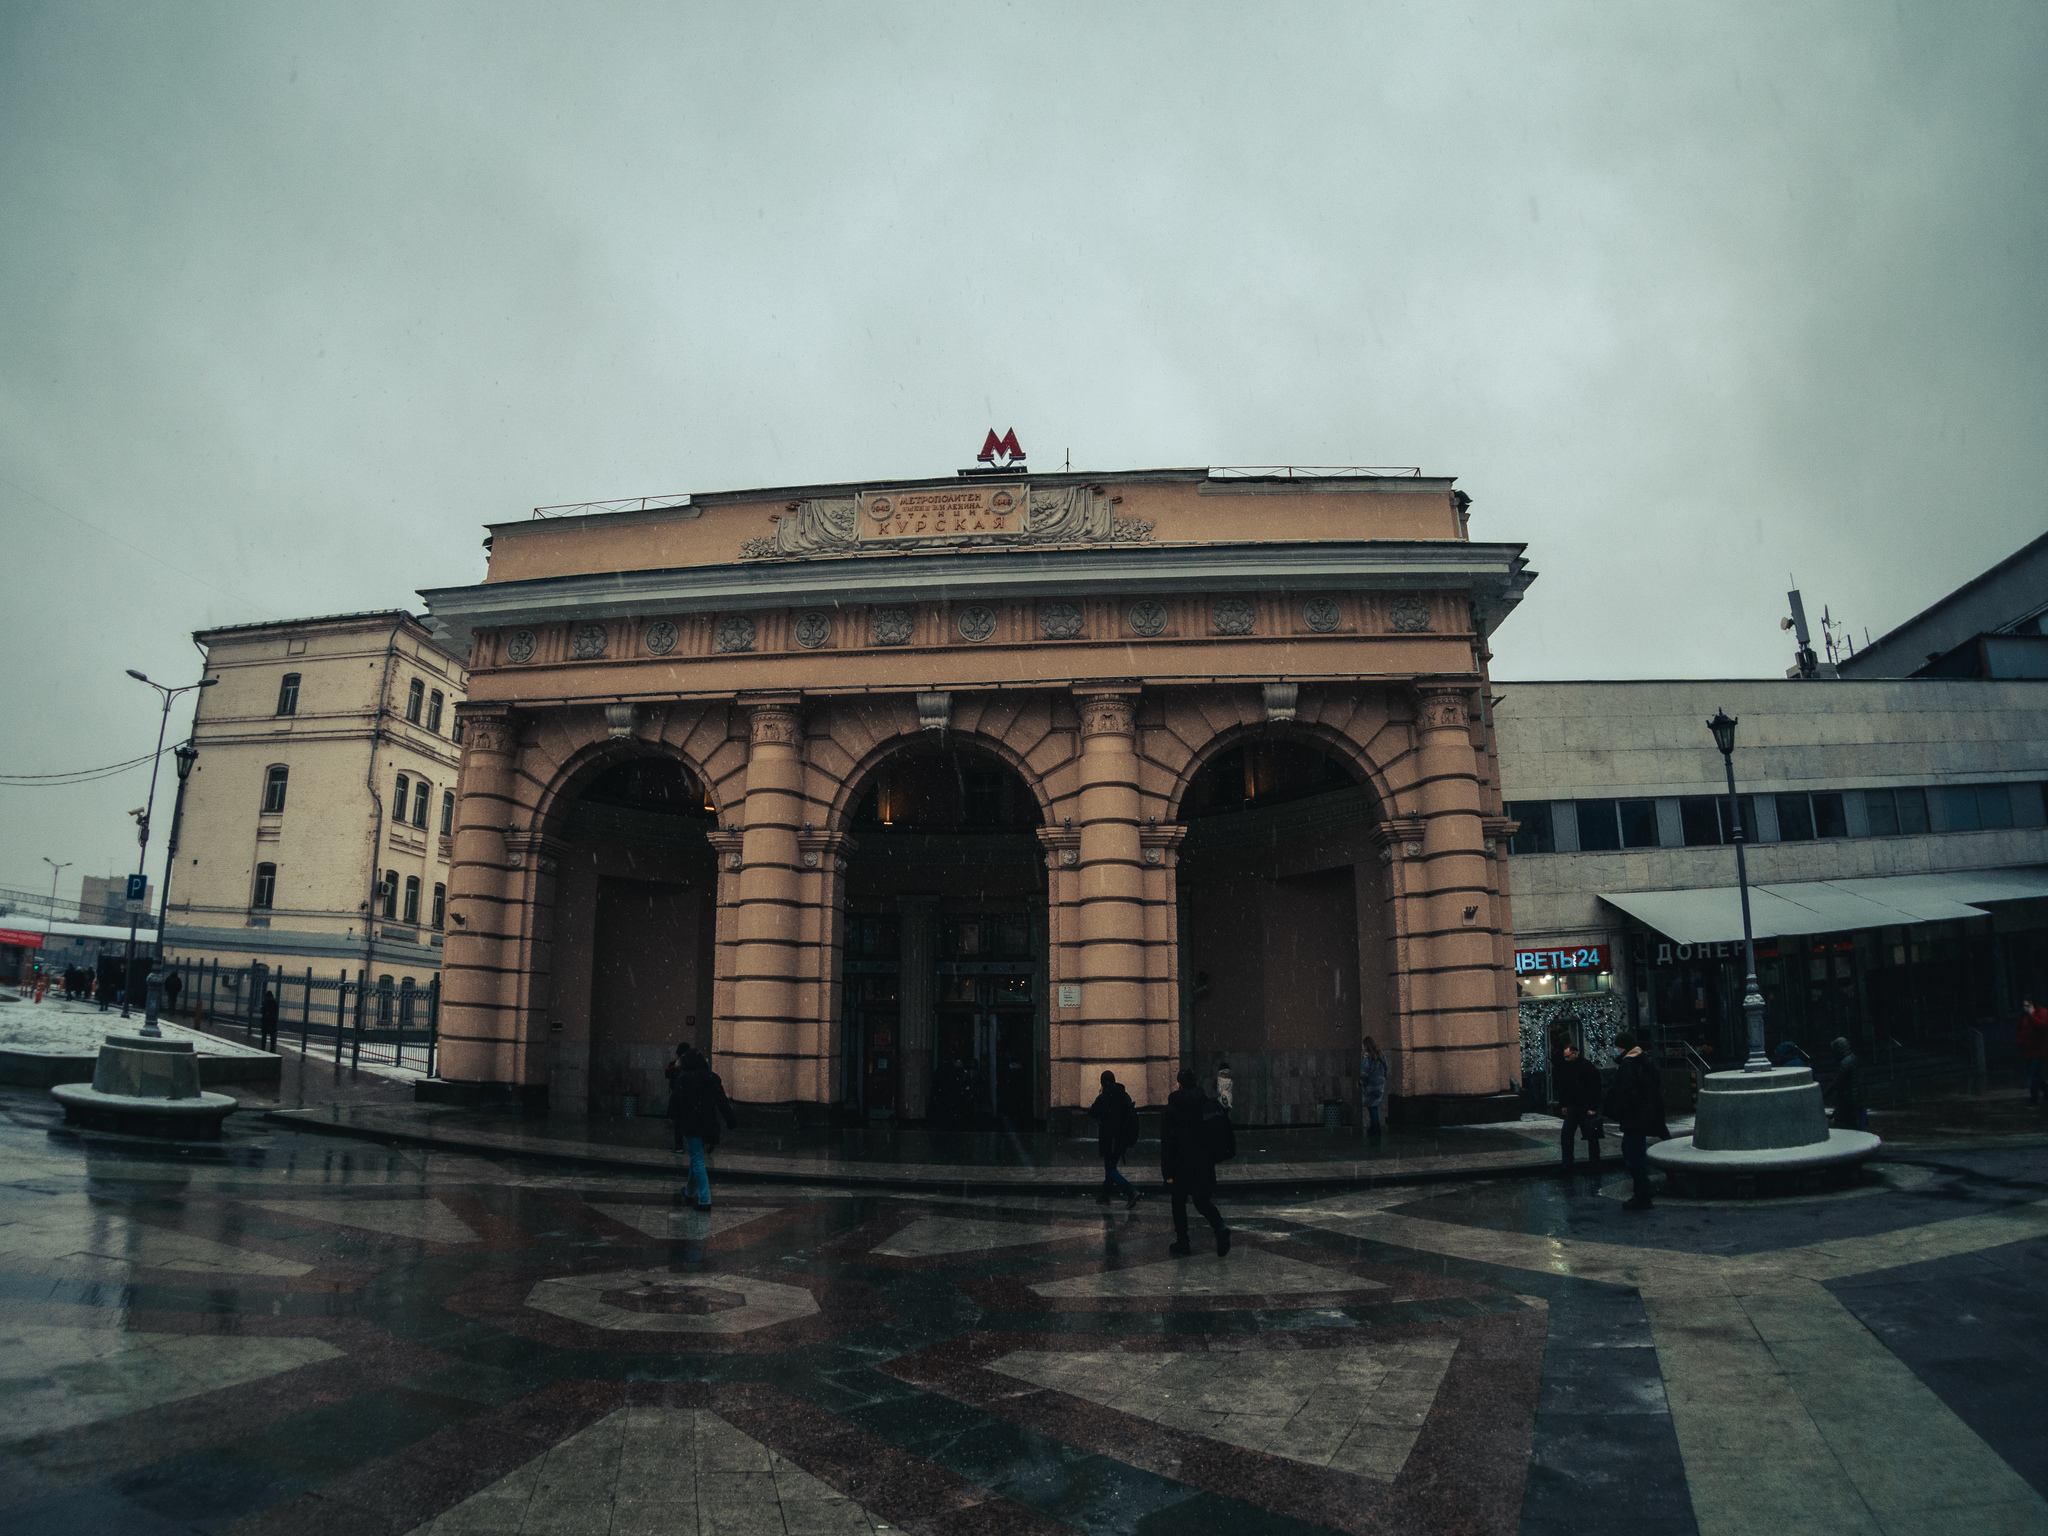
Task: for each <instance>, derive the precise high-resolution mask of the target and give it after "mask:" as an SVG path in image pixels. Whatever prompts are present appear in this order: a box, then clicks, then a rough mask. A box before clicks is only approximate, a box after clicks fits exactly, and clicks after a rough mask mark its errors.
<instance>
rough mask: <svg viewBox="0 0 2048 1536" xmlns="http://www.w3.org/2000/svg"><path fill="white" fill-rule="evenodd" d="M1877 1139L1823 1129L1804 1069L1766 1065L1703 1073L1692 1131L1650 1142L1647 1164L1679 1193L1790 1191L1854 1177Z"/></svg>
mask: <svg viewBox="0 0 2048 1536" xmlns="http://www.w3.org/2000/svg"><path fill="white" fill-rule="evenodd" d="M1883 1144H1884V1143H1883V1141H1882V1140H1881V1139H1880V1138H1878V1137H1876V1136H1873V1135H1871V1134H1870V1133H1869V1132H1868V1131H1835V1130H1830V1129H1828V1117H1827V1111H1826V1110H1825V1109H1823V1108H1822V1106H1821V1093H1820V1084H1818V1083H1816V1082H1815V1081H1814V1080H1813V1071H1812V1069H1811V1068H1809V1067H1772V1068H1770V1069H1769V1070H1767V1071H1763V1072H1715V1073H1712V1074H1710V1075H1709V1076H1708V1077H1707V1078H1706V1079H1705V1081H1703V1082H1702V1083H1701V1084H1700V1099H1699V1109H1698V1114H1697V1117H1696V1118H1695V1120H1694V1122H1693V1133H1692V1135H1691V1137H1690V1138H1688V1139H1686V1140H1683V1141H1679V1140H1673V1141H1664V1142H1659V1143H1658V1144H1657V1145H1656V1146H1654V1147H1651V1148H1650V1164H1651V1166H1652V1167H1654V1168H1661V1169H1662V1170H1663V1171H1664V1173H1665V1176H1666V1178H1667V1180H1668V1181H1669V1183H1670V1186H1671V1188H1672V1190H1673V1191H1674V1192H1675V1193H1678V1194H1702V1195H1711V1194H1734V1195H1769V1194H1791V1193H1794V1192H1797V1191H1799V1190H1805V1189H1814V1188H1825V1187H1827V1186H1829V1185H1833V1184H1846V1183H1853V1182H1854V1181H1855V1179H1856V1177H1857V1170H1858V1169H1859V1168H1860V1167H1861V1166H1862V1164H1863V1162H1864V1161H1865V1159H1867V1158H1868V1157H1869V1156H1870V1155H1871V1154H1872V1153H1873V1152H1875V1151H1877V1149H1878V1148H1879V1147H1880V1146H1882V1145H1883Z"/></svg>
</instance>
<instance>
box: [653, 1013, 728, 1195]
mask: <svg viewBox="0 0 2048 1536" xmlns="http://www.w3.org/2000/svg"><path fill="white" fill-rule="evenodd" d="M668 1117H669V1120H670V1122H671V1124H672V1126H673V1127H674V1130H675V1141H676V1150H677V1151H678V1152H682V1151H688V1152H689V1154H690V1177H689V1182H688V1183H686V1184H685V1185H684V1186H683V1193H684V1194H686V1195H688V1196H689V1197H690V1198H691V1199H692V1200H694V1201H696V1202H697V1209H698V1210H700V1211H708V1210H710V1209H711V1174H710V1171H709V1170H708V1169H707V1168H706V1167H705V1166H704V1155H705V1154H706V1153H707V1152H712V1151H715V1150H717V1147H718V1129H719V1122H720V1121H723V1122H724V1123H725V1125H726V1127H727V1128H728V1129H732V1130H737V1129H738V1128H739V1123H740V1120H739V1116H738V1115H737V1114H735V1113H734V1112H733V1107H732V1100H731V1099H728V1098H727V1097H726V1096H725V1084H724V1082H722V1081H721V1080H720V1078H719V1076H718V1074H717V1073H716V1072H714V1071H712V1070H711V1063H710V1062H708V1061H706V1060H705V1059H704V1053H703V1052H702V1051H700V1050H698V1049H697V1048H696V1047H695V1046H693V1045H684V1046H680V1047H678V1048H677V1051H676V1066H675V1073H674V1075H673V1076H672V1077H670V1078H669V1093H668Z"/></svg>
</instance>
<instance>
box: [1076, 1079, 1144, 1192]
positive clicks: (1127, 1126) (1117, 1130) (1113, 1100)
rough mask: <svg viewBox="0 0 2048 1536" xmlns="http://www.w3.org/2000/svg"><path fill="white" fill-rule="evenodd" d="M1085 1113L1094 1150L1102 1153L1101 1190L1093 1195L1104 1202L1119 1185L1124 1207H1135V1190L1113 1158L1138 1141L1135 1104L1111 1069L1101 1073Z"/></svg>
mask: <svg viewBox="0 0 2048 1536" xmlns="http://www.w3.org/2000/svg"><path fill="white" fill-rule="evenodd" d="M1088 1115H1089V1118H1091V1119H1092V1120H1094V1122H1095V1125H1096V1135H1095V1145H1096V1150H1097V1151H1099V1152H1100V1153H1101V1154H1102V1193H1101V1194H1100V1195H1098V1196H1097V1197H1096V1198H1097V1199H1098V1200H1099V1201H1101V1203H1102V1204H1104V1205H1107V1204H1109V1202H1110V1201H1111V1200H1112V1199H1113V1198H1114V1197H1115V1195H1116V1192H1117V1191H1118V1190H1119V1189H1121V1190H1122V1191H1123V1192H1124V1197H1125V1198H1124V1209H1125V1210H1127V1211H1135V1210H1136V1209H1137V1208H1138V1191H1137V1189H1136V1187H1135V1186H1134V1185H1133V1184H1132V1183H1131V1181H1130V1180H1129V1179H1127V1178H1125V1177H1124V1176H1123V1174H1122V1173H1120V1172H1118V1171H1117V1166H1116V1161H1117V1159H1118V1158H1120V1157H1122V1156H1123V1155H1124V1154H1125V1153H1126V1152H1128V1151H1130V1150H1131V1148H1133V1147H1135V1146H1136V1145H1137V1144H1138V1106H1137V1105H1136V1104H1134V1103H1132V1102H1131V1095H1130V1093H1129V1091H1128V1090H1126V1089H1125V1087H1124V1085H1123V1084H1122V1083H1120V1082H1118V1081H1117V1080H1116V1074H1115V1073H1114V1072H1105V1073H1103V1074H1102V1092H1100V1093H1098V1094H1097V1095H1096V1096H1095V1102H1094V1103H1093V1104H1090V1105H1089V1106H1088Z"/></svg>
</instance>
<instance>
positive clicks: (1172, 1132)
mask: <svg viewBox="0 0 2048 1536" xmlns="http://www.w3.org/2000/svg"><path fill="white" fill-rule="evenodd" d="M1236 1155H1237V1133H1236V1132H1235V1131H1233V1130H1232V1129H1231V1126H1230V1113H1229V1111H1227V1110H1226V1109H1224V1107H1223V1106H1222V1105H1221V1104H1218V1103H1216V1102H1215V1101H1214V1100H1212V1099H1210V1098H1209V1097H1208V1096H1207V1095H1205V1094H1204V1093H1203V1092H1202V1090H1201V1089H1199V1088H1197V1087H1196V1086H1195V1074H1194V1073H1193V1072H1191V1071H1189V1070H1188V1069H1187V1068H1185V1067H1183V1068H1182V1069H1181V1074H1180V1086H1179V1087H1178V1088H1176V1089H1174V1091H1173V1093H1172V1094H1171V1095H1170V1096H1169V1097H1168V1098H1167V1100H1166V1114H1165V1116H1164V1118H1163V1120H1162V1121H1161V1124H1160V1128H1159V1174H1160V1177H1161V1178H1163V1179H1165V1180H1166V1187H1167V1189H1168V1190H1170V1191H1171V1192H1172V1194H1173V1246H1172V1247H1171V1248H1169V1249H1167V1252H1168V1253H1172V1254H1176V1255H1180V1256H1185V1255H1187V1254H1190V1253H1193V1252H1194V1251H1195V1250H1194V1248H1193V1246H1192V1245H1191V1244H1190V1243H1189V1242H1188V1202H1189V1201H1190V1200H1192V1201H1193V1202H1194V1205H1195V1209H1196V1210H1198V1211H1200V1212H1201V1213H1202V1215H1203V1216H1205V1217H1206V1218H1208V1222H1209V1225H1210V1227H1211V1228H1212V1229H1213V1230H1214V1231H1215V1233H1216V1257H1217V1258H1219V1259H1220V1258H1222V1257H1223V1256H1224V1255H1225V1254H1227V1253H1228V1252H1230V1228H1228V1227H1226V1226H1225V1225H1224V1224H1223V1218H1222V1217H1221V1216H1219V1215H1218V1214H1217V1213H1216V1200H1215V1194H1216V1165H1217V1164H1218V1163H1219V1162H1224V1161H1227V1160H1228V1159H1230V1158H1232V1157H1235V1156H1236Z"/></svg>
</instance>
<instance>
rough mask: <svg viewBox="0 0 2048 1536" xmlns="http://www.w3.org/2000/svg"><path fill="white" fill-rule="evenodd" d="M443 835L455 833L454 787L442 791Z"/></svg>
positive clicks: (448, 835)
mask: <svg viewBox="0 0 2048 1536" xmlns="http://www.w3.org/2000/svg"><path fill="white" fill-rule="evenodd" d="M441 835H442V836H443V837H453V836H454V835H455V791H454V790H452V789H444V790H442V791H441Z"/></svg>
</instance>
